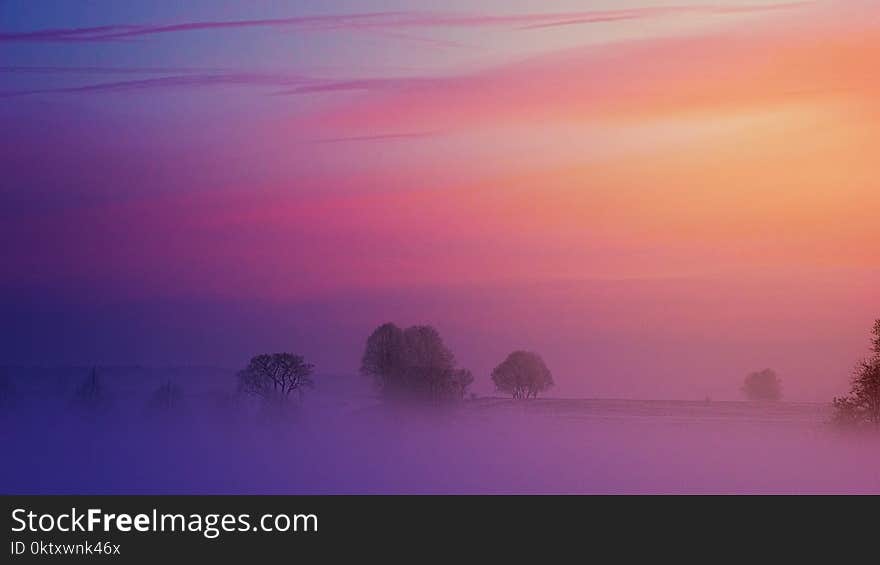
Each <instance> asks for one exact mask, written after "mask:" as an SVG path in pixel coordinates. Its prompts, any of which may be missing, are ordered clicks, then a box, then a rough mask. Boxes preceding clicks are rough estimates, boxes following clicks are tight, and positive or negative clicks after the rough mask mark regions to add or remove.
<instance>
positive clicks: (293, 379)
mask: <svg viewBox="0 0 880 565" xmlns="http://www.w3.org/2000/svg"><path fill="white" fill-rule="evenodd" d="M313 371H314V365H311V364H309V363H306V362H305V359H304V358H303V357H302V356H301V355H294V354H293V353H272V354H263V355H257V356H256V357H253V358H252V359H251V360H250V363H248V366H247V367H245V368H244V369H243V370H241V371H239V372H238V387H239V390H240V391H242V392H245V393H248V394H253V395H255V396H257V397H260V398H262V399H263V400H270V401H276V402H286V401H287V400H288V399H289V398H290V396H291V395H292V394H293V393H294V392H295V393H296V394H297V395H298V397H299V398H302V395H303V393H304V390H305V388H306V387H313V386H314V381H312V379H311V376H312V373H313Z"/></svg>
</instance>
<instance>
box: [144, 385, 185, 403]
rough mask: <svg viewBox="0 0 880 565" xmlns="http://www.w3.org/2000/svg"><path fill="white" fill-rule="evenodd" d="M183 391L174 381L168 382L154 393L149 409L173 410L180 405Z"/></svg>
mask: <svg viewBox="0 0 880 565" xmlns="http://www.w3.org/2000/svg"><path fill="white" fill-rule="evenodd" d="M182 397H183V391H182V390H181V388H180V387H179V386H177V385H176V384H175V383H174V382H172V381H170V380H169V381H166V382H164V383H163V384H161V385H160V386H159V388H157V389H156V390H155V391H153V394H152V396H150V402H149V407H150V408H151V409H153V410H171V409H173V408H175V407H177V406H178V405H179V404H180V401H181V398H182Z"/></svg>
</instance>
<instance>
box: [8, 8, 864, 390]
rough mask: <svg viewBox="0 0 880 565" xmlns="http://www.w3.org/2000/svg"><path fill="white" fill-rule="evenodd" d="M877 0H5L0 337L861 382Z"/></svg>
mask: <svg viewBox="0 0 880 565" xmlns="http://www.w3.org/2000/svg"><path fill="white" fill-rule="evenodd" d="M878 61H880V4H878V3H877V2H876V1H874V0H833V1H831V0H827V1H823V0H819V1H815V2H781V1H776V0H726V1H725V0H721V1H716V0H712V1H709V0H583V1H580V2H576V1H570V2H567V1H557V0H548V1H544V2H535V1H532V2H526V1H518V0H511V1H505V2H501V1H489V0H478V1H468V2H465V1H459V0H453V1H449V2H443V3H439V2H436V1H434V2H431V1H429V0H411V1H408V2H391V1H383V0H351V1H340V0H322V1H309V2H269V1H252V2H225V1H224V2H217V1H207V0H204V1H192V2H185V3H182V2H170V1H158V0H157V1H152V2H137V3H134V2H125V3H121V2H115V1H111V0H103V1H90V2H57V3H53V2H26V1H6V2H2V3H0V132H2V135H0V237H2V239H3V241H4V245H3V257H2V261H0V265H2V266H0V365H3V364H37V365H56V364H66V363H72V364H89V365H90V364H135V363H140V364H147V365H172V364H209V365H222V366H229V367H236V366H239V365H242V364H244V363H245V362H246V360H247V358H248V357H249V356H250V355H252V354H254V353H258V352H262V351H274V350H294V351H298V352H301V353H303V354H305V355H306V356H307V357H308V358H310V359H312V360H314V361H315V363H316V364H317V365H318V367H319V370H320V371H321V372H324V373H329V374H350V373H354V372H355V371H356V370H357V367H358V358H359V355H360V353H361V350H362V346H363V340H364V339H365V337H366V335H367V334H368V333H369V332H370V330H371V329H372V328H373V327H375V326H376V325H378V324H380V323H382V322H385V321H396V322H397V323H399V324H401V325H409V324H413V323H431V324H434V325H436V326H437V328H438V329H439V330H440V332H441V333H442V334H443V336H444V337H445V338H446V340H447V342H448V343H449V344H450V346H451V347H452V348H453V350H454V351H455V352H456V354H457V355H458V358H459V360H460V362H461V363H462V364H463V365H465V366H469V367H471V368H472V369H473V370H474V372H475V374H476V376H477V385H476V390H477V391H478V392H480V393H488V392H490V391H491V388H490V385H489V381H488V377H487V374H488V371H489V370H491V368H492V367H493V366H494V365H495V364H497V363H498V362H500V361H501V359H503V357H504V355H506V353H507V352H509V351H511V350H513V349H519V348H526V349H534V350H537V351H539V352H541V353H542V354H543V355H544V357H545V360H546V361H547V364H548V365H549V366H550V368H551V370H553V371H554V374H555V376H556V381H557V384H558V387H557V389H556V391H555V394H556V395H559V396H615V397H638V398H688V399H693V398H699V399H702V398H704V397H706V396H711V397H713V398H719V399H724V398H731V399H732V398H737V397H738V387H739V384H740V383H741V380H742V377H743V376H744V375H745V374H746V373H747V372H749V371H752V370H758V369H763V368H764V367H773V368H775V369H776V370H777V371H778V372H779V374H780V377H781V378H782V380H783V383H784V387H785V393H786V397H787V398H789V399H792V400H827V399H829V398H830V396H831V395H834V394H839V393H842V392H844V391H845V389H846V385H847V378H848V374H849V372H850V370H851V369H852V367H853V366H854V364H855V362H856V361H857V359H858V357H859V356H860V355H863V354H864V353H865V352H866V350H867V345H868V338H867V335H868V331H869V329H870V326H871V323H872V321H873V319H874V318H877V317H880V221H878V211H880V190H878V188H880V183H878V180H877V178H878V172H880V168H878V166H877V163H878V158H880V156H878V149H877V148H878V147H880V103H878V100H880V73H878V72H877V68H878Z"/></svg>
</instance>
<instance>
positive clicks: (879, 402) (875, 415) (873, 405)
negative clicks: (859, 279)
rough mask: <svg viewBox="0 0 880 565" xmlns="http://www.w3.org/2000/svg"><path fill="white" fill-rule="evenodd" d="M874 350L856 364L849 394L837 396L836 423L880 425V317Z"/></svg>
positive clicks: (874, 336)
mask: <svg viewBox="0 0 880 565" xmlns="http://www.w3.org/2000/svg"><path fill="white" fill-rule="evenodd" d="M871 352H872V355H870V356H869V357H868V358H867V359H863V360H862V361H860V362H859V363H858V365H856V370H855V372H854V374H853V377H852V380H851V382H850V391H849V395H848V396H843V397H838V398H834V400H833V407H834V422H835V423H838V424H845V425H856V426H858V425H862V424H872V425H874V426H880V320H877V321H876V322H875V323H874V328H873V332H872V335H871Z"/></svg>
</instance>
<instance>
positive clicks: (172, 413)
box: [0, 368, 880, 494]
mask: <svg viewBox="0 0 880 565" xmlns="http://www.w3.org/2000/svg"><path fill="white" fill-rule="evenodd" d="M88 372H89V369H86V368H81V369H65V370H42V371H35V370H28V371H25V370H14V369H10V370H7V372H6V374H7V375H9V376H11V377H12V378H11V379H10V380H11V382H12V384H13V392H12V393H11V394H9V395H8V399H7V401H5V402H4V403H3V404H2V407H0V447H2V451H3V453H4V464H3V465H2V467H0V485H2V490H3V491H4V492H6V493H254V494H305V493H800V492H809V493H867V492H876V491H877V490H878V488H880V474H878V472H877V469H878V468H880V467H878V464H880V450H878V438H874V437H871V436H869V435H862V434H853V433H844V432H842V431H840V430H837V429H835V428H833V427H832V426H831V425H830V424H828V423H827V422H828V419H829V415H830V408H829V407H828V406H827V405H825V404H819V403H788V402H781V403H749V402H728V401H725V402H717V401H715V402H713V401H708V400H707V401H697V402H694V401H689V402H685V401H679V402H675V401H636V400H609V399H605V400H602V399H595V400H571V399H569V400H563V399H552V398H549V399H538V400H530V401H520V402H513V401H510V400H506V399H501V398H490V397H481V398H476V399H471V400H467V401H465V402H462V403H460V404H457V405H453V406H447V407H427V406H415V407H409V408H400V407H392V406H389V405H386V404H383V403H382V402H380V401H379V400H378V398H377V397H376V396H375V395H374V393H373V391H372V390H371V387H370V386H369V383H368V381H367V380H366V379H362V378H359V377H353V376H352V377H344V376H329V375H317V376H316V377H315V380H316V388H315V390H313V391H311V392H310V394H308V395H307V396H306V397H305V398H304V400H303V401H302V403H301V404H299V405H298V406H297V405H295V406H290V407H289V409H288V410H287V411H286V412H285V413H284V414H283V415H278V414H277V413H271V414H269V413H266V411H265V410H264V409H262V408H261V407H260V406H259V405H257V404H255V403H253V402H252V401H250V400H246V399H242V398H240V397H238V396H237V395H236V394H235V392H234V391H235V380H234V377H233V374H232V373H230V372H226V371H223V370H219V369H198V368H191V369H173V370H172V369H153V370H147V369H138V368H131V369H123V368H120V369H107V370H103V371H102V372H101V373H100V375H101V377H100V378H101V384H102V398H103V399H104V400H103V401H102V402H101V403H100V405H98V406H91V407H86V406H84V405H82V403H81V402H78V401H76V400H75V390H76V386H77V385H78V384H79V382H80V381H82V380H83V379H85V378H87V375H88ZM169 381H172V382H174V383H175V384H176V385H177V386H179V387H180V389H181V391H182V395H181V397H180V398H179V400H178V401H177V402H176V403H175V405H174V406H173V407H172V408H171V409H158V408H155V407H152V408H151V407H150V406H149V399H150V395H151V393H152V391H154V390H155V389H156V388H157V387H158V386H160V385H161V384H162V383H165V382H169Z"/></svg>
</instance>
